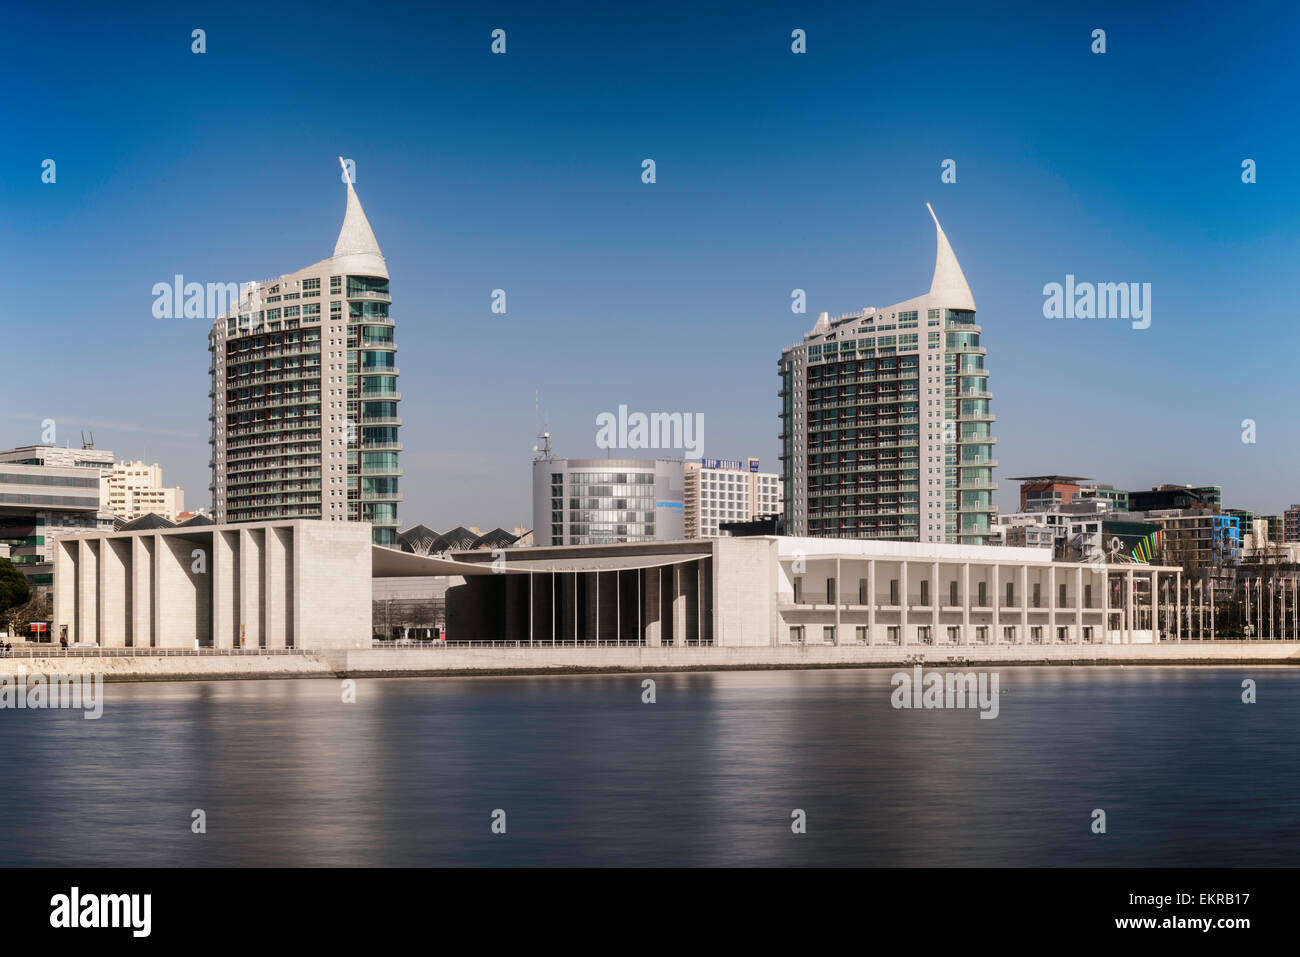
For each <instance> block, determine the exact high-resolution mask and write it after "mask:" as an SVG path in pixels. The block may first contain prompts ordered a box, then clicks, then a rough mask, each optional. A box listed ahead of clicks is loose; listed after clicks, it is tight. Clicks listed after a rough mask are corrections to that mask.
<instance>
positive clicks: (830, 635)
mask: <svg viewBox="0 0 1300 957" xmlns="http://www.w3.org/2000/svg"><path fill="white" fill-rule="evenodd" d="M822 641H824V642H826V644H828V645H833V644H835V626H834V625H826V626H825V627H823V628H822Z"/></svg>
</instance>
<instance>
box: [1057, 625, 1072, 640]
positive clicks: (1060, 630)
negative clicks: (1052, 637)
mask: <svg viewBox="0 0 1300 957" xmlns="http://www.w3.org/2000/svg"><path fill="white" fill-rule="evenodd" d="M1056 640H1057V641H1069V640H1070V629H1069V628H1067V627H1064V626H1058V627H1057V629H1056Z"/></svg>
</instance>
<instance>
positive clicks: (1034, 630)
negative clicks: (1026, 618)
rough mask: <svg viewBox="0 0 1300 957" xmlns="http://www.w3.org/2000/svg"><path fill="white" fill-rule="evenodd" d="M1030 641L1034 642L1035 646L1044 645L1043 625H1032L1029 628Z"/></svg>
mask: <svg viewBox="0 0 1300 957" xmlns="http://www.w3.org/2000/svg"><path fill="white" fill-rule="evenodd" d="M1029 640H1030V641H1031V642H1033V643H1034V644H1036V645H1041V644H1042V643H1043V626H1042V625H1032V626H1030V628H1029Z"/></svg>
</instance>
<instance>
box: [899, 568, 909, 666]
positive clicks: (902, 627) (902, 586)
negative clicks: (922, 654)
mask: <svg viewBox="0 0 1300 957" xmlns="http://www.w3.org/2000/svg"><path fill="white" fill-rule="evenodd" d="M898 600H899V602H900V603H901V604H900V605H899V618H898V624H899V628H898V645H899V647H900V648H901V647H902V646H903V645H905V644H907V559H905V558H904V559H902V560H901V561H900V562H899V563H898Z"/></svg>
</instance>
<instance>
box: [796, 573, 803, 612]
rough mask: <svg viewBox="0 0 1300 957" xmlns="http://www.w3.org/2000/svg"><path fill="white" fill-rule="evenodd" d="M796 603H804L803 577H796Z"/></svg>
mask: <svg viewBox="0 0 1300 957" xmlns="http://www.w3.org/2000/svg"><path fill="white" fill-rule="evenodd" d="M794 603H795V604H796V605H802V604H803V579H802V578H796V579H795V580H794Z"/></svg>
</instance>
